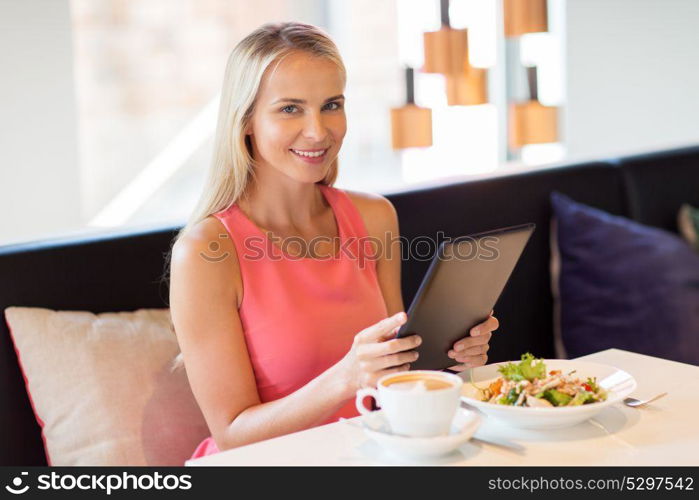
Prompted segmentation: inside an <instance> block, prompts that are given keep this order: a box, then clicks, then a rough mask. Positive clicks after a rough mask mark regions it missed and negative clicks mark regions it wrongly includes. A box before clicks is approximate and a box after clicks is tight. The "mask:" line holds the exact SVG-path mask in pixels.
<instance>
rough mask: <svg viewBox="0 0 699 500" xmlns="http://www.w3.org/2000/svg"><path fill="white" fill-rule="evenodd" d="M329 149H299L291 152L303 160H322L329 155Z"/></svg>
mask: <svg viewBox="0 0 699 500" xmlns="http://www.w3.org/2000/svg"><path fill="white" fill-rule="evenodd" d="M328 149H330V148H326V149H318V150H315V151H301V150H299V149H290V150H289V151H291V152H292V153H294V154H295V155H297V156H301V157H302V158H322V157H323V156H325V155H326V154H327V152H328Z"/></svg>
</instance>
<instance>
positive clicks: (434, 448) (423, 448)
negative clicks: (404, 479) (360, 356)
mask: <svg viewBox="0 0 699 500" xmlns="http://www.w3.org/2000/svg"><path fill="white" fill-rule="evenodd" d="M361 422H362V424H363V427H364V433H365V434H366V435H367V436H369V438H371V439H372V440H373V441H375V442H376V443H377V444H379V445H380V446H382V447H383V448H384V449H386V451H388V452H390V453H392V454H393V455H395V456H398V457H410V458H427V457H438V456H441V455H446V454H448V453H451V452H452V451H454V450H455V449H456V448H458V447H459V446H461V445H462V444H464V443H465V442H466V441H468V440H469V439H471V436H473V433H474V432H476V429H477V428H478V426H479V425H480V422H481V419H480V417H479V416H478V414H476V413H475V412H473V411H471V410H467V409H464V408H459V409H458V410H457V411H456V414H455V415H454V421H453V422H452V424H451V432H450V433H449V434H448V435H446V436H435V437H427V438H417V437H408V436H401V435H398V434H392V433H391V431H390V428H389V426H388V422H387V421H386V418H385V416H384V414H383V412H382V411H374V412H371V413H370V414H368V415H365V416H363V417H362V418H361Z"/></svg>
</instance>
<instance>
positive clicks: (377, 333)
mask: <svg viewBox="0 0 699 500" xmlns="http://www.w3.org/2000/svg"><path fill="white" fill-rule="evenodd" d="M407 319H408V317H407V315H406V314H405V312H402V311H401V312H399V313H397V314H394V315H393V316H390V317H388V318H386V319H382V320H381V321H379V322H378V323H376V324H375V325H371V326H370V327H368V328H365V329H364V330H362V331H361V332H360V334H359V336H360V338H361V340H362V342H367V343H368V342H377V341H379V340H383V339H384V338H385V337H388V336H389V335H392V334H393V330H395V329H396V328H398V327H400V326H401V325H402V324H403V323H405V322H406V321H407Z"/></svg>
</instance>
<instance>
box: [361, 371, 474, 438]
mask: <svg viewBox="0 0 699 500" xmlns="http://www.w3.org/2000/svg"><path fill="white" fill-rule="evenodd" d="M462 385H463V380H462V379H461V377H459V376H457V375H454V374H451V373H446V372H440V371H434V370H415V371H405V372H399V373H393V374H390V375H385V376H383V377H381V378H380V379H379V380H378V382H377V384H376V389H374V388H365V389H360V390H359V391H357V397H356V405H357V409H358V410H359V412H360V413H361V414H363V415H366V414H368V413H371V412H370V410H368V409H367V408H366V407H365V406H364V398H366V397H367V396H371V397H373V398H374V399H376V402H377V404H378V405H379V406H380V407H381V409H382V410H383V412H384V414H385V416H386V420H387V421H388V424H389V426H390V427H391V431H392V432H393V433H394V434H401V435H405V436H412V437H433V436H441V435H446V434H449V430H450V428H451V422H452V420H453V419H454V414H455V413H456V410H457V408H458V407H459V402H460V396H461V386H462Z"/></svg>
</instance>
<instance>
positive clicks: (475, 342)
mask: <svg viewBox="0 0 699 500" xmlns="http://www.w3.org/2000/svg"><path fill="white" fill-rule="evenodd" d="M492 336H493V334H492V333H490V332H486V333H484V334H482V335H478V336H476V337H464V338H462V339H461V340H459V341H458V342H456V343H455V344H454V351H456V352H459V351H464V350H466V349H469V348H471V347H474V346H480V345H485V344H487V343H488V342H490V338H491V337H492Z"/></svg>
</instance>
